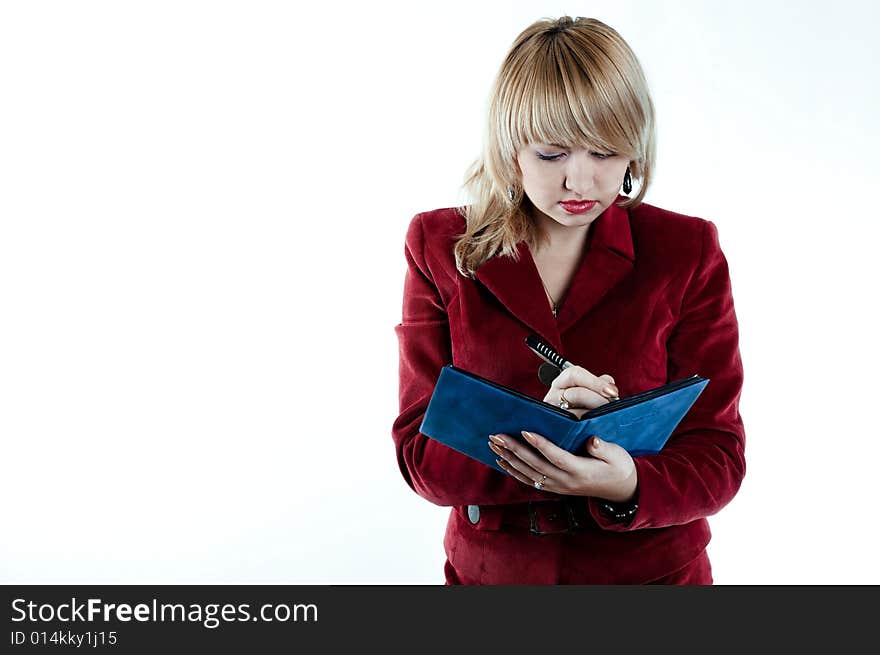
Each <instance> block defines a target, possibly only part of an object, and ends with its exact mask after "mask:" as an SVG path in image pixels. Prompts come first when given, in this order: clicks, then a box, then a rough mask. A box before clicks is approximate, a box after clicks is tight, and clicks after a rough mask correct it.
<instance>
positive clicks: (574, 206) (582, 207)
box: [559, 200, 598, 214]
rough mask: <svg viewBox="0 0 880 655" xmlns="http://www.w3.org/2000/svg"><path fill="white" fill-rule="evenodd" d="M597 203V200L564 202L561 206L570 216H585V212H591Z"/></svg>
mask: <svg viewBox="0 0 880 655" xmlns="http://www.w3.org/2000/svg"><path fill="white" fill-rule="evenodd" d="M597 202H598V201H596V200H580V201H573V200H564V201H562V202H560V203H559V204H560V205H562V208H563V209H564V210H565V211H567V212H568V213H569V214H583V213H584V212H588V211H590V210H591V209H592V208H593V207H594V206H595V205H596V203H597Z"/></svg>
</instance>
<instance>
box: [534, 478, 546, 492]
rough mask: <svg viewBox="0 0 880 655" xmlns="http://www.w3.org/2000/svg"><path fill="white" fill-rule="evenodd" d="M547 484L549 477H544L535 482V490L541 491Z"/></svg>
mask: <svg viewBox="0 0 880 655" xmlns="http://www.w3.org/2000/svg"><path fill="white" fill-rule="evenodd" d="M545 482H547V476H546V475H542V476H541V479H540V480H535V489H537V490H538V491H541V489H543V488H544V483H545Z"/></svg>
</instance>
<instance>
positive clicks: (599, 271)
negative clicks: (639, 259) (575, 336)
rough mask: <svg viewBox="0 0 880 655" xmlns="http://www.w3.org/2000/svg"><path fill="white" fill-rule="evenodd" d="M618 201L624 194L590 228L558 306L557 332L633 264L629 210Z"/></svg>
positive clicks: (566, 325) (597, 298) (591, 306)
mask: <svg viewBox="0 0 880 655" xmlns="http://www.w3.org/2000/svg"><path fill="white" fill-rule="evenodd" d="M621 200H625V197H623V196H618V197H617V200H615V202H614V203H612V205H611V206H610V207H609V208H608V209H606V210H605V211H604V212H603V213H602V215H601V216H599V218H597V219H596V220H595V221H594V222H593V225H592V226H591V227H590V234H589V236H588V237H587V250H586V252H585V253H584V257H583V259H582V260H581V264H580V266H579V267H578V269H577V271H576V272H575V274H574V277H573V278H572V281H571V285H570V286H569V288H568V291H567V292H566V294H565V296H564V297H563V299H562V304H561V306H560V308H559V318H558V320H557V327H558V329H559V332H560V333H563V332H565V331H566V330H567V329H568V328H570V327H571V326H572V325H574V324H575V323H576V322H577V321H579V320H580V319H581V317H582V316H584V315H585V314H586V313H588V312H589V311H590V310H591V309H593V307H595V306H596V305H597V304H599V301H600V300H602V298H604V297H605V295H606V294H607V293H608V292H609V291H610V290H611V289H613V288H614V287H615V286H616V285H617V284H618V283H619V282H620V281H621V280H623V278H625V277H626V276H627V275H628V274H629V273H630V272H631V271H632V269H633V267H634V262H635V250H634V248H633V241H632V231H631V229H630V225H629V212H627V210H626V209H622V208H620V207H618V206H617V204H616V203H617V202H619V201H621ZM535 270H536V271H537V269H535ZM539 282H540V281H539Z"/></svg>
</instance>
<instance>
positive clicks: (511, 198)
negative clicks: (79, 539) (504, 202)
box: [507, 184, 514, 202]
mask: <svg viewBox="0 0 880 655" xmlns="http://www.w3.org/2000/svg"><path fill="white" fill-rule="evenodd" d="M507 197H508V198H510V202H513V198H514V195H513V187H511V186H510V185H509V184H508V185H507Z"/></svg>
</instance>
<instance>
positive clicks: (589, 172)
mask: <svg viewBox="0 0 880 655" xmlns="http://www.w3.org/2000/svg"><path fill="white" fill-rule="evenodd" d="M597 170H598V167H597V166H596V162H595V161H593V158H592V157H591V156H590V153H589V151H588V150H586V149H578V150H572V151H571V153H570V154H569V157H568V161H567V162H566V166H565V188H566V189H568V190H569V191H572V192H574V193H576V194H577V195H579V196H581V197H582V198H589V197H590V193H591V192H592V190H593V189H594V188H595V187H596V172H597Z"/></svg>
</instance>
